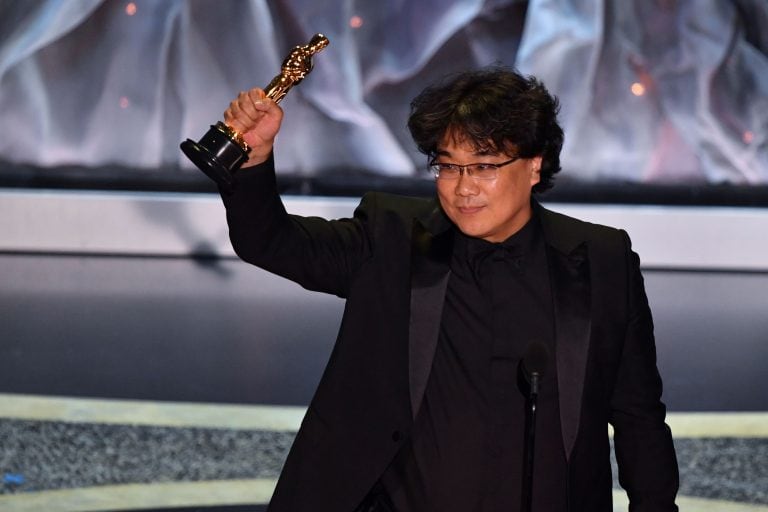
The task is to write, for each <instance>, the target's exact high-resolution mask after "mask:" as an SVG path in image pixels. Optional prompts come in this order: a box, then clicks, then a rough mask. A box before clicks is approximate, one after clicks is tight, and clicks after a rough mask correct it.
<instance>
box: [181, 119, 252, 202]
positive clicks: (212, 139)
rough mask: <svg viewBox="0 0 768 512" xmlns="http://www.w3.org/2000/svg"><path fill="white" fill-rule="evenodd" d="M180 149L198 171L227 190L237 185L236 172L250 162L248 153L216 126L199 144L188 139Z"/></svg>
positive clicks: (212, 127)
mask: <svg viewBox="0 0 768 512" xmlns="http://www.w3.org/2000/svg"><path fill="white" fill-rule="evenodd" d="M180 147H181V150H182V151H183V152H184V154H185V155H187V158H189V159H190V160H191V161H192V163H193V164H195V165H196V166H197V168H198V169H200V170H201V171H203V172H204V173H205V174H206V175H207V176H208V177H209V178H211V179H212V180H213V181H215V182H216V183H218V184H219V185H220V186H221V187H223V188H225V189H226V190H230V189H231V188H232V186H233V185H234V183H235V178H234V172H235V171H237V170H238V169H239V168H240V166H241V165H243V163H245V162H246V161H248V153H246V152H245V151H244V150H243V148H241V147H240V145H239V144H237V143H236V142H235V141H233V140H232V139H231V138H230V137H229V136H228V135H227V134H226V133H224V132H223V131H221V130H220V129H218V128H217V127H216V126H214V125H211V128H210V130H208V132H206V134H205V135H203V137H202V138H201V139H200V141H199V142H195V141H193V140H191V139H187V140H185V141H184V142H182V143H181V146H180Z"/></svg>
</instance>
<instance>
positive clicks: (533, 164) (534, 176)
mask: <svg viewBox="0 0 768 512" xmlns="http://www.w3.org/2000/svg"><path fill="white" fill-rule="evenodd" d="M529 165H530V171H531V186H534V185H536V184H537V183H539V182H540V181H541V157H540V156H536V157H533V158H531V159H530V160H529Z"/></svg>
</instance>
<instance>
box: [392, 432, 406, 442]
mask: <svg viewBox="0 0 768 512" xmlns="http://www.w3.org/2000/svg"><path fill="white" fill-rule="evenodd" d="M402 438H403V435H402V434H401V433H400V431H399V430H395V431H394V432H392V440H393V441H394V442H398V441H400V439H402Z"/></svg>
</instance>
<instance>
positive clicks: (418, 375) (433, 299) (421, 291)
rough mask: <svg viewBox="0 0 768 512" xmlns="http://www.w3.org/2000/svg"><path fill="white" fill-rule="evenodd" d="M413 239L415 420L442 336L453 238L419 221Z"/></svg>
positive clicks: (412, 377)
mask: <svg viewBox="0 0 768 512" xmlns="http://www.w3.org/2000/svg"><path fill="white" fill-rule="evenodd" d="M412 236H413V238H412V252H411V304H410V323H409V327H408V340H409V347H408V351H409V378H410V390H411V412H412V414H413V417H414V418H416V413H417V412H418V411H419V407H420V406H421V401H422V399H423V398H424V391H425V390H426V388H427V380H428V378H429V372H430V370H431V368H432V360H433V359H434V356H435V348H436V347H437V338H438V335H439V333H440V318H441V315H442V313H443V303H444V301H445V290H446V288H447V286H448V276H449V274H450V272H449V266H448V264H449V261H450V256H451V250H452V243H453V236H452V231H450V230H449V231H445V232H443V233H441V234H439V235H433V234H432V233H430V232H429V231H428V230H427V228H425V227H424V225H423V224H422V223H421V222H419V221H416V222H414V226H413V233H412Z"/></svg>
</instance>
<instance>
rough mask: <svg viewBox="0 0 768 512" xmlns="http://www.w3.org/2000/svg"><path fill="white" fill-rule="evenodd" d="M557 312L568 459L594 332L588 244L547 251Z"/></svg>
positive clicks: (557, 351)
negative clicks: (560, 250)
mask: <svg viewBox="0 0 768 512" xmlns="http://www.w3.org/2000/svg"><path fill="white" fill-rule="evenodd" d="M548 258H549V265H550V271H551V279H552V295H553V299H554V313H555V359H556V362H557V383H558V393H559V401H560V423H561V428H562V434H563V446H564V447H565V455H566V459H569V458H570V455H571V451H572V450H573V445H574V443H575V442H576V437H577V435H578V430H579V422H580V419H581V405H582V391H583V389H584V377H585V374H586V368H587V354H588V351H589V338H590V333H591V325H592V324H591V316H590V315H591V313H590V312H591V293H590V292H591V288H590V280H589V262H588V259H587V247H586V245H583V244H582V245H580V246H578V247H576V248H575V249H574V250H573V251H571V252H570V253H568V254H564V253H561V252H559V251H558V250H556V249H554V248H551V247H550V248H549V251H548Z"/></svg>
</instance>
